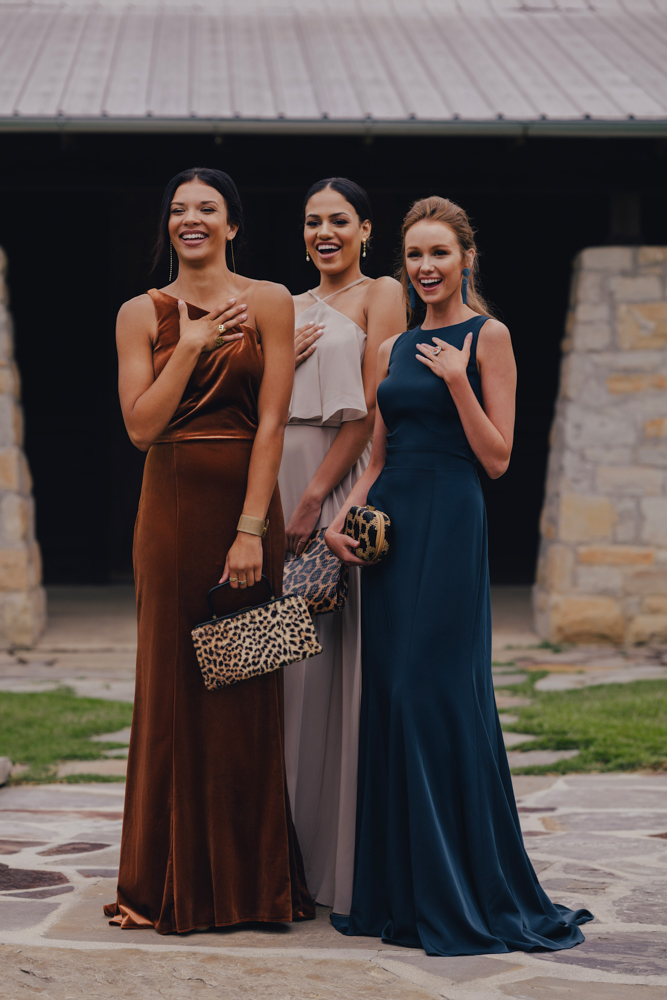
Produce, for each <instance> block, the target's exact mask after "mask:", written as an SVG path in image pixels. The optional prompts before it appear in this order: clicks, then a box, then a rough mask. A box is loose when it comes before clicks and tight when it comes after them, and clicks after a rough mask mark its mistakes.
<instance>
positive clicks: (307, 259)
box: [306, 247, 310, 264]
mask: <svg viewBox="0 0 667 1000" xmlns="http://www.w3.org/2000/svg"><path fill="white" fill-rule="evenodd" d="M309 261H310V254H309V253H308V247H306V264H307V263H308V262H309Z"/></svg>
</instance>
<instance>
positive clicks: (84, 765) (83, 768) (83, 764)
mask: <svg viewBox="0 0 667 1000" xmlns="http://www.w3.org/2000/svg"><path fill="white" fill-rule="evenodd" d="M70 774H99V775H106V776H109V777H116V778H124V777H125V775H126V774H127V759H125V760H123V759H120V760H114V759H107V760H70V761H67V762H66V763H65V764H61V765H60V766H59V768H58V777H59V778H66V777H67V776H68V775H70Z"/></svg>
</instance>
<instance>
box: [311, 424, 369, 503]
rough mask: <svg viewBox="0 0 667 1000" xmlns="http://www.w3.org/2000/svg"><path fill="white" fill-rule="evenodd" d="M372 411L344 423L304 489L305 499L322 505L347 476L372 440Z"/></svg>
mask: <svg viewBox="0 0 667 1000" xmlns="http://www.w3.org/2000/svg"><path fill="white" fill-rule="evenodd" d="M372 429H373V414H372V413H369V414H368V415H367V416H365V417H363V418H362V419H361V420H348V421H346V422H345V423H344V424H342V425H341V428H340V430H339V431H338V434H336V437H335V438H334V440H333V442H332V444H331V447H330V448H329V450H328V451H327V453H326V455H325V456H324V459H323V460H322V463H321V465H320V466H319V468H318V470H317V472H316V473H315V475H314V476H313V478H312V479H311V481H310V483H309V484H308V486H307V487H306V490H305V492H304V500H306V501H311V502H312V503H313V504H316V505H317V506H318V507H321V506H322V504H323V503H324V500H325V499H326V497H328V496H329V494H330V493H331V491H332V490H333V489H335V487H336V486H338V484H339V483H340V482H341V480H343V479H344V478H345V476H346V475H347V474H348V472H349V471H350V469H351V468H352V466H353V465H355V464H356V463H357V462H358V461H359V459H360V458H361V456H362V455H363V453H364V450H365V449H366V447H367V445H368V442H369V441H370V439H371V432H372Z"/></svg>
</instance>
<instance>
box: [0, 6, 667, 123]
mask: <svg viewBox="0 0 667 1000" xmlns="http://www.w3.org/2000/svg"><path fill="white" fill-rule="evenodd" d="M15 128H20V129H31V130H32V129H54V128H66V129H85V130H92V129H109V130H118V129H140V130H147V129H158V130H162V131H169V130H188V129H195V130H198V131H199V130H208V131H221V132H224V131H230V130H240V129H244V130H251V131H260V132H261V131H285V132H289V131H291V132H298V131H314V130H322V131H332V132H349V131H361V130H370V131H378V132H385V133H401V132H405V133H408V134H409V133H417V132H422V133H423V132H429V131H432V132H438V131H445V132H446V131H463V132H466V131H467V132H473V133H478V134H480V133H493V132H496V131H501V132H502V131H529V132H543V133H549V132H551V133H561V134H562V133H567V134H575V135H577V134H586V133H591V132H596V131H597V132H611V133H621V134H653V133H657V132H661V131H665V130H667V0H591V2H589V0H527V2H526V3H522V2H521V0H218V2H216V3H208V4H207V3H206V2H203V3H198V4H196V5H194V4H190V5H189V4H188V3H187V2H183V0H180V2H165V0H163V2H158V0H147V2H142V0H139V2H137V0H134V2H133V3H131V4H130V3H127V2H125V0H102V2H97V3H91V2H90V0H66V2H64V3H63V2H56V0H53V2H49V0H40V2H37V3H26V2H25V0H17V2H12V0H4V2H3V0H0V130H8V129H15Z"/></svg>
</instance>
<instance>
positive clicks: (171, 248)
mask: <svg viewBox="0 0 667 1000" xmlns="http://www.w3.org/2000/svg"><path fill="white" fill-rule="evenodd" d="M173 270H174V245H173V243H172V242H171V240H170V241H169V284H171V275H172V272H173Z"/></svg>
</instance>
